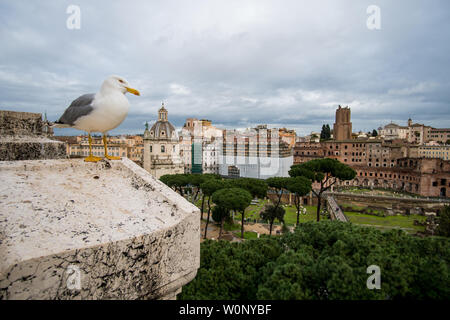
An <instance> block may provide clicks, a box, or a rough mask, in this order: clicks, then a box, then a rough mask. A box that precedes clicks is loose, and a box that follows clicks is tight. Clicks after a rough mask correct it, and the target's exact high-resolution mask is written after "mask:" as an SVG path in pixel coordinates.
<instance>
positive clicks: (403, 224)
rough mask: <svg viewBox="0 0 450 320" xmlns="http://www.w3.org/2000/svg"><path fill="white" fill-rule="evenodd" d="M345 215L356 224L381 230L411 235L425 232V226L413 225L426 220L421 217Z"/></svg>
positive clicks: (347, 213)
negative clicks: (403, 232) (402, 231)
mask: <svg viewBox="0 0 450 320" xmlns="http://www.w3.org/2000/svg"><path fill="white" fill-rule="evenodd" d="M345 215H346V216H347V218H349V220H350V222H352V223H354V224H359V225H366V226H372V227H375V228H379V229H394V228H397V229H398V228H400V229H404V230H405V231H407V232H410V233H414V232H417V231H423V230H424V227H423V226H415V225H414V224H413V222H414V220H419V221H420V222H423V221H425V220H426V217H424V216H419V215H410V216H400V215H397V216H388V217H377V216H372V215H368V214H362V213H358V212H345Z"/></svg>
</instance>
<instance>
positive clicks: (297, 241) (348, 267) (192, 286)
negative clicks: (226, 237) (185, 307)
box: [178, 221, 450, 300]
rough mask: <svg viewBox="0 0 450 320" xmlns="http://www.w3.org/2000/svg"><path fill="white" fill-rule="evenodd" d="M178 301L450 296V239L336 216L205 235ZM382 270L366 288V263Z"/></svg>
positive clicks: (425, 297)
mask: <svg viewBox="0 0 450 320" xmlns="http://www.w3.org/2000/svg"><path fill="white" fill-rule="evenodd" d="M200 259H201V261H200V269H198V272H197V276H196V278H195V279H194V280H192V281H191V282H190V283H189V284H187V285H186V286H184V287H183V291H182V293H181V294H180V295H179V296H178V298H179V299H189V300H196V299H220V300H229V299H247V300H256V299H269V300H274V299H275V300H276V299H283V300H288V299H309V300H344V299H351V300H386V299H393V300H394V299H403V300H404V299H407V300H425V299H428V300H429V299H439V300H448V299H449V298H450V239H449V238H445V237H426V238H418V237H413V236H411V235H408V234H407V233H406V232H403V231H401V230H391V231H383V232H382V231H379V230H377V229H375V228H371V227H361V226H357V225H354V224H351V223H343V222H339V221H323V222H321V223H316V222H306V223H302V224H300V225H299V226H298V227H297V228H296V229H295V231H294V232H289V233H285V234H283V235H281V236H280V237H262V238H259V239H254V240H248V241H243V242H241V243H236V242H233V243H232V242H228V241H210V240H206V241H204V242H203V243H202V244H201V254H200ZM370 265H377V266H379V267H380V270H381V279H382V280H381V289H379V290H368V289H367V286H366V283H367V278H368V277H369V274H367V272H366V270H367V267H368V266H370Z"/></svg>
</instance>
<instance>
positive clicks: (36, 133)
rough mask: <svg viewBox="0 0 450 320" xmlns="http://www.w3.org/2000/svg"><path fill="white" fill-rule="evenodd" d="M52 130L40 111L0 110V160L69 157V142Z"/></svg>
mask: <svg viewBox="0 0 450 320" xmlns="http://www.w3.org/2000/svg"><path fill="white" fill-rule="evenodd" d="M51 133H52V131H51V128H50V127H49V124H48V123H47V122H44V121H42V115H41V114H40V113H30V112H15V111H5V110H0V161H13V160H35V159H63V158H66V157H67V155H66V145H65V143H63V142H60V141H54V140H51V139H49V138H48V137H49V136H51Z"/></svg>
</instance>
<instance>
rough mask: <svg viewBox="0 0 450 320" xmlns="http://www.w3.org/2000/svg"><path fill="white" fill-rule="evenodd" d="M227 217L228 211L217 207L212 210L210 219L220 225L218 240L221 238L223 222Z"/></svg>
mask: <svg viewBox="0 0 450 320" xmlns="http://www.w3.org/2000/svg"><path fill="white" fill-rule="evenodd" d="M229 217H230V209H228V208H224V207H221V206H218V205H216V206H214V207H213V208H212V218H213V219H214V221H216V222H218V223H219V225H220V230H219V239H220V238H222V230H223V222H224V221H225V220H226V219H227V218H229Z"/></svg>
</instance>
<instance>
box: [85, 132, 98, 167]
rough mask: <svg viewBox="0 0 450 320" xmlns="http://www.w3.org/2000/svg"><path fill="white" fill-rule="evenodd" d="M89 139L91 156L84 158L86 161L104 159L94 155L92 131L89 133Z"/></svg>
mask: <svg viewBox="0 0 450 320" xmlns="http://www.w3.org/2000/svg"><path fill="white" fill-rule="evenodd" d="M88 140H89V156H87V157H86V158H84V161H86V162H97V161H100V160H102V158H100V157H94V156H93V155H92V137H91V133H88Z"/></svg>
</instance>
